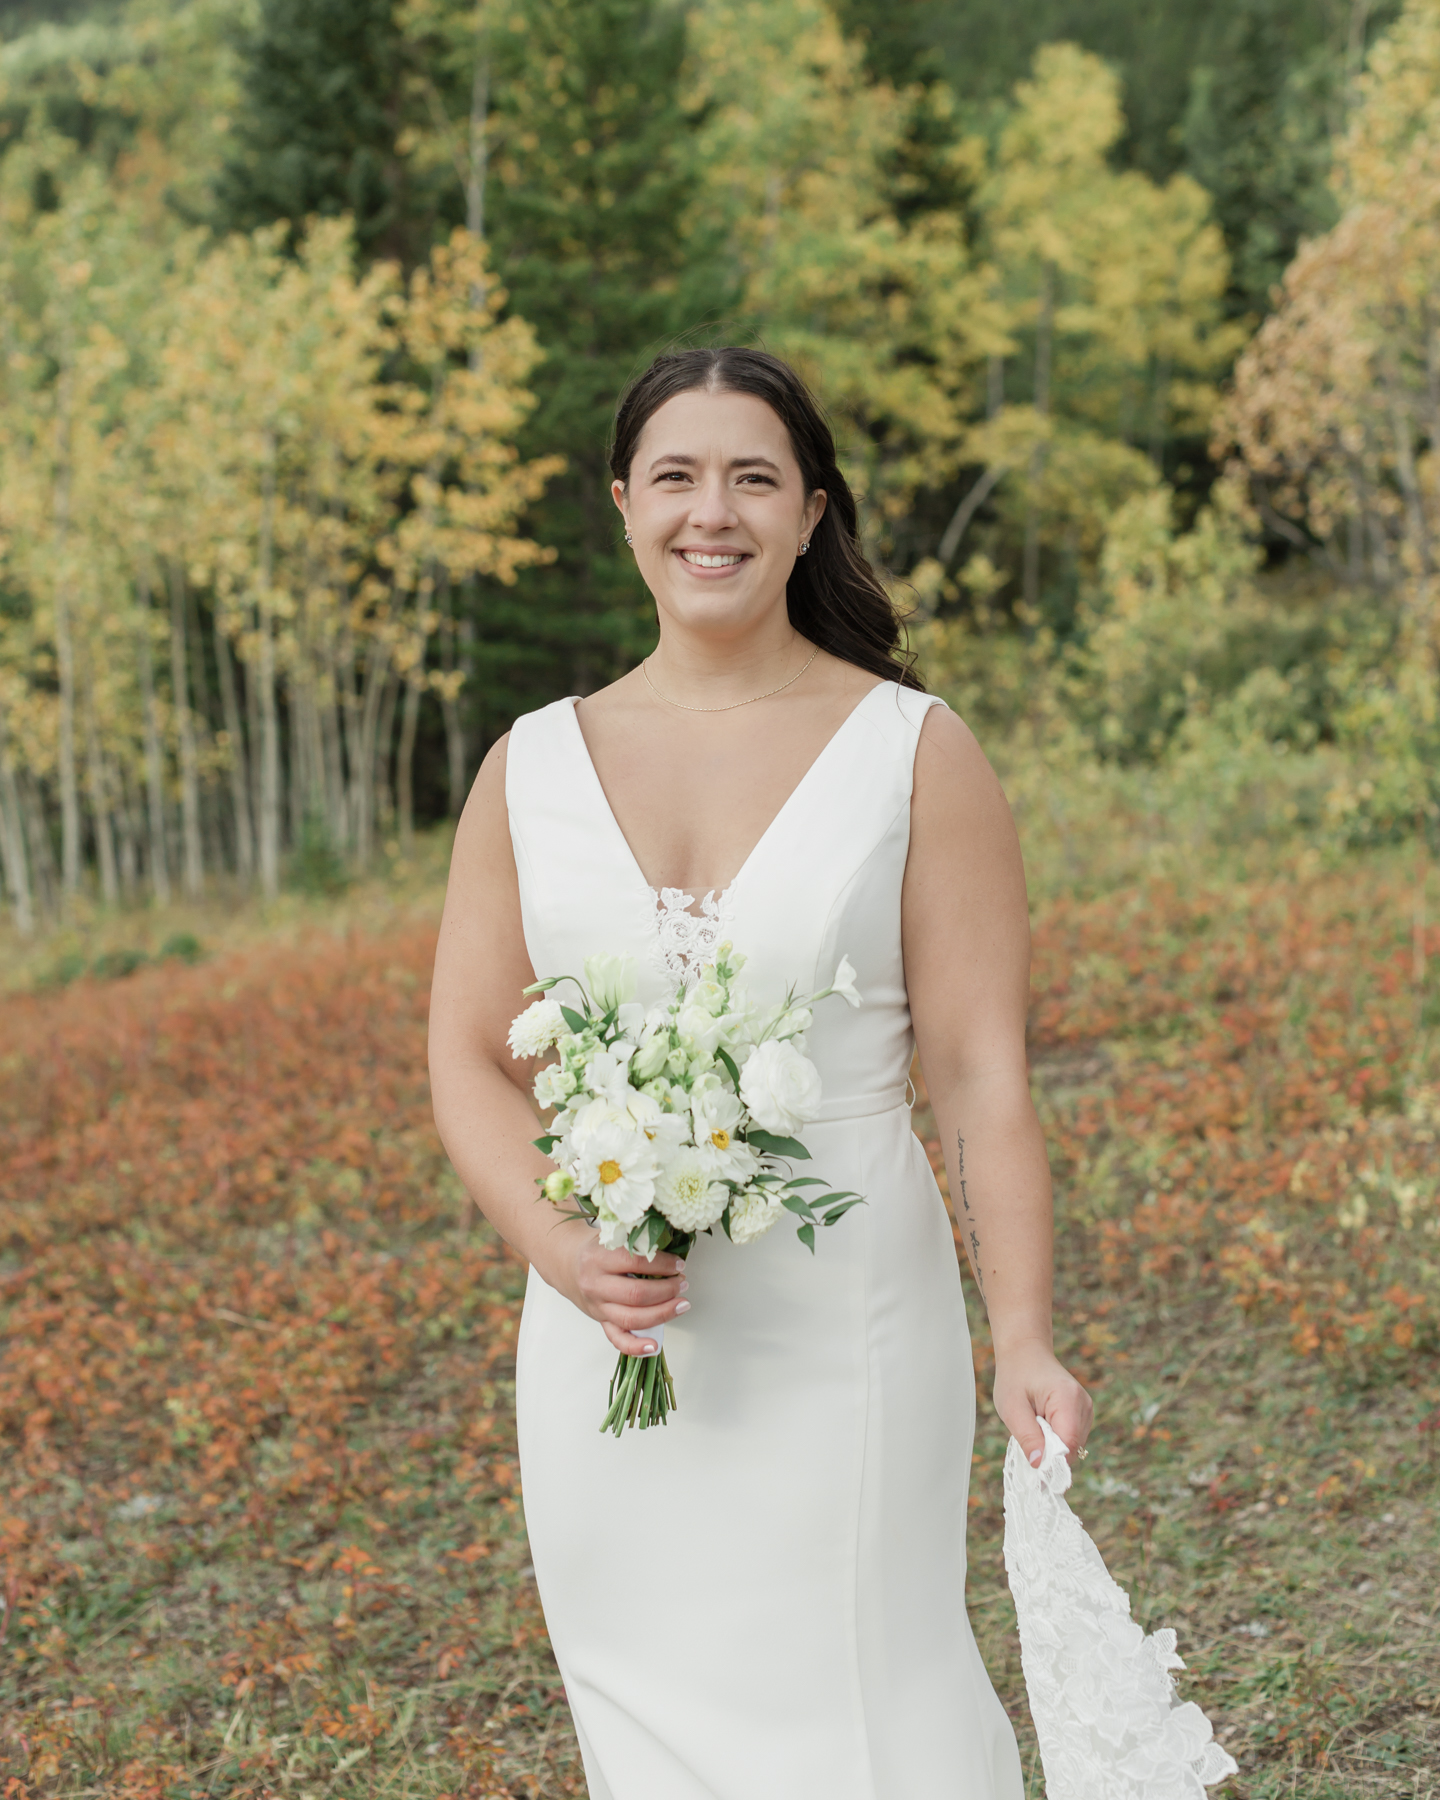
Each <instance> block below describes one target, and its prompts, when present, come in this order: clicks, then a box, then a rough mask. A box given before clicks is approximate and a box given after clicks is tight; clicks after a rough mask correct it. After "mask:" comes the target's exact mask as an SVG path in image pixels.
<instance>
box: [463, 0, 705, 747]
mask: <svg viewBox="0 0 1440 1800" xmlns="http://www.w3.org/2000/svg"><path fill="white" fill-rule="evenodd" d="M500 11H501V9H500V8H499V7H498V6H497V7H495V8H494V12H495V13H496V14H499V13H500ZM685 47H686V39H685V21H684V14H683V10H682V9H681V7H679V6H678V5H672V4H666V3H664V0H514V4H513V5H512V6H511V7H510V8H509V11H508V13H507V15H506V16H504V17H502V18H499V19H497V20H496V21H495V23H494V24H493V25H492V28H491V30H490V31H489V33H488V36H487V43H486V50H487V51H488V54H489V55H490V57H491V59H492V61H491V74H490V83H489V92H490V112H489V133H488V135H489V140H490V143H491V145H492V146H493V148H492V150H491V154H490V159H489V171H488V178H487V184H486V192H485V202H484V223H485V235H486V237H487V239H488V240H489V243H490V245H491V252H492V256H491V261H492V266H493V267H494V269H495V271H496V274H497V278H498V279H499V280H500V281H501V282H503V284H504V286H505V288H506V290H507V292H508V295H509V300H508V306H509V310H510V311H511V312H513V313H517V314H519V316H520V317H522V318H524V319H526V320H528V321H529V323H530V324H531V325H532V326H533V327H534V329H535V331H536V333H537V334H538V337H539V341H540V343H541V345H542V347H543V348H544V350H545V354H546V359H545V361H544V362H543V363H542V364H541V365H540V366H539V367H538V368H537V369H536V370H535V371H534V373H533V374H532V375H531V376H530V378H529V386H530V387H531V388H532V390H533V391H534V392H535V393H536V394H537V396H538V404H537V406H536V409H535V412H534V414H533V415H532V417H531V418H530V420H529V422H528V424H527V425H526V427H525V429H524V433H523V435H522V440H521V444H520V451H521V455H522V456H527V457H528V456H534V455H548V454H552V453H555V452H559V453H561V454H562V455H564V456H565V457H566V459H567V468H566V472H565V473H564V474H563V475H561V476H559V477H558V478H557V479H555V480H553V481H552V482H551V483H550V485H549V487H548V488H547V490H546V494H545V497H544V499H543V500H542V501H541V502H540V503H539V505H538V506H537V507H536V508H535V509H534V511H533V512H532V513H531V514H530V516H529V517H528V519H527V520H526V521H525V524H524V530H525V531H526V532H527V534H528V535H530V536H532V537H534V538H536V539H538V540H539V541H540V542H541V543H543V544H547V545H550V546H552V547H553V548H554V550H555V551H556V559H555V561H554V562H553V563H551V564H550V565H549V566H548V567H546V568H542V569H530V570H526V571H525V572H524V573H523V574H522V575H521V576H520V578H519V581H518V583H517V585H516V586H515V587H514V588H511V589H505V588H497V587H495V586H493V585H491V586H486V587H484V588H483V589H482V590H481V591H480V592H479V593H478V594H476V595H474V596H473V597H472V599H471V605H472V607H473V609H474V610H473V614H472V629H473V631H474V635H475V674H476V679H475V680H474V681H473V682H472V687H471V692H472V695H473V697H474V702H475V703H478V704H479V705H480V706H481V707H482V708H483V713H482V715H481V716H480V717H479V718H478V719H476V721H475V727H476V733H477V735H478V736H479V737H480V738H481V739H483V740H488V739H490V738H493V737H494V736H495V735H496V734H497V733H498V732H499V731H501V730H503V729H505V727H506V725H507V724H508V723H509V721H510V720H511V719H512V718H513V717H515V715H516V714H518V713H520V712H523V711H525V710H526V709H527V708H529V707H532V706H534V705H537V704H539V703H541V702H543V701H544V700H548V699H550V698H551V697H553V695H554V694H555V693H557V692H586V691H588V690H590V689H592V688H595V687H599V686H601V685H603V684H604V683H606V682H608V681H611V680H613V679H614V678H615V677H616V676H617V675H619V674H620V673H622V672H623V671H624V670H625V669H626V668H627V667H629V666H631V664H632V663H633V661H634V660H635V659H636V658H637V657H638V656H639V655H641V654H643V653H644V651H645V649H646V648H647V647H648V644H649V642H650V641H651V640H652V638H653V630H654V623H653V619H654V615H653V609H652V607H651V605H650V602H649V598H648V596H647V595H646V593H645V590H644V588H643V586H642V585H641V582H640V580H639V577H638V576H637V574H636V573H635V567H634V563H633V561H632V559H631V557H630V555H629V552H628V551H626V549H625V547H624V544H623V542H622V531H623V526H622V523H621V520H620V515H619V514H618V513H617V512H616V511H615V508H614V507H613V506H612V504H611V502H610V498H609V495H608V493H607V488H608V486H609V480H610V477H609V471H608V468H607V464H606V445H607V441H608V437H609V430H610V422H611V416H612V412H613V409H614V405H615V400H616V397H617V395H618V393H619V392H620V390H621V388H622V387H623V386H624V385H625V382H626V381H627V380H628V379H629V378H630V376H631V375H633V374H634V373H636V372H637V371H638V370H639V369H640V368H641V367H642V366H643V365H644V363H645V362H646V360H647V359H648V357H649V355H651V354H653V352H654V351H656V350H657V349H659V348H660V347H662V346H663V345H664V344H665V343H667V342H668V341H670V340H671V339H673V338H674V337H675V336H676V335H677V334H682V333H688V332H693V331H695V330H696V329H697V328H703V327H704V326H705V325H706V324H707V323H708V322H718V321H723V319H724V317H725V314H726V312H727V309H728V308H729V307H730V306H732V305H733V303H734V293H733V290H732V288H731V287H730V285H729V284H728V282H727V280H726V278H725V277H724V275H723V274H722V273H721V269H720V263H719V259H718V256H717V254H716V253H715V250H714V247H713V246H712V245H711V244H710V243H708V242H707V241H706V240H705V239H704V238H703V237H697V236H696V235H694V234H693V233H692V234H690V235H687V234H686V233H685V232H684V231H683V230H682V224H683V221H684V219H685V215H686V212H687V207H688V204H689V202H690V201H691V200H692V199H693V196H694V192H695V188H696V184H697V181H698V174H697V171H696V169H695V167H694V149H693V141H694V131H693V121H691V120H690V119H689V118H688V117H687V116H686V111H685V106H684V102H683V98H682V88H683V79H684V59H685ZM471 98H472V89H471V86H470V84H469V81H468V79H460V78H459V72H458V71H457V77H456V79H455V82H454V91H453V92H452V94H451V95H450V98H449V110H450V112H451V113H452V116H455V117H457V118H458V117H463V116H464V114H465V109H466V108H467V107H468V106H469V105H470V103H471ZM462 199H463V195H462V194H461V191H460V188H459V186H458V184H457V188H456V207H457V213H456V216H457V217H463V216H464V215H463V212H462V211H460V210H459V209H460V204H461V201H462Z"/></svg>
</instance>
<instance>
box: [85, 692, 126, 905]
mask: <svg viewBox="0 0 1440 1800" xmlns="http://www.w3.org/2000/svg"><path fill="white" fill-rule="evenodd" d="M85 773H86V785H87V786H88V787H89V789H90V817H91V819H92V820H93V821H94V825H95V854H96V857H97V859H98V860H99V863H100V892H101V894H102V895H103V896H104V898H105V904H106V905H107V906H114V905H115V903H116V901H118V900H119V898H120V875H119V869H118V867H117V865H116V862H115V837H114V833H113V832H112V831H111V828H110V805H109V799H108V796H107V794H106V792H105V770H104V766H103V764H102V762H101V760H100V732H99V729H98V727H97V726H96V723H95V684H94V681H93V680H92V679H91V675H90V671H89V670H88V669H87V670H86V678H85Z"/></svg>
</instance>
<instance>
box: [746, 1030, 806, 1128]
mask: <svg viewBox="0 0 1440 1800" xmlns="http://www.w3.org/2000/svg"><path fill="white" fill-rule="evenodd" d="M820 1097H821V1094H820V1072H819V1070H818V1069H817V1068H816V1067H815V1065H814V1063H812V1062H811V1061H810V1059H809V1057H808V1056H802V1055H801V1054H800V1052H799V1051H798V1050H797V1049H796V1048H795V1046H794V1045H793V1044H786V1043H779V1042H777V1041H776V1040H775V1039H774V1038H767V1039H766V1041H765V1042H764V1043H763V1044H758V1045H757V1046H756V1047H755V1050H754V1051H753V1052H752V1054H751V1055H750V1057H749V1059H748V1060H747V1062H746V1064H745V1067H744V1069H743V1070H742V1071H741V1074H740V1098H741V1099H742V1100H743V1101H744V1102H745V1104H746V1106H747V1107H748V1108H749V1109H750V1116H751V1118H753V1119H754V1121H755V1123H756V1124H757V1125H759V1126H761V1127H762V1129H764V1130H765V1131H777V1132H781V1133H783V1134H784V1135H786V1136H789V1135H790V1134H791V1133H792V1132H796V1131H798V1130H799V1129H800V1127H801V1126H802V1125H805V1124H807V1123H808V1122H809V1121H810V1120H811V1119H813V1118H814V1117H815V1116H816V1114H817V1113H818V1112H819V1111H820Z"/></svg>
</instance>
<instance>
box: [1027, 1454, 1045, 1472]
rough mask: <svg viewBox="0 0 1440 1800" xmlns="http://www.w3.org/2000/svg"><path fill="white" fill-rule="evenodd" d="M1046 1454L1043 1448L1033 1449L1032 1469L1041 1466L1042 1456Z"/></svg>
mask: <svg viewBox="0 0 1440 1800" xmlns="http://www.w3.org/2000/svg"><path fill="white" fill-rule="evenodd" d="M1044 1454H1045V1452H1044V1451H1043V1450H1032V1451H1031V1452H1030V1467H1031V1468H1032V1469H1038V1468H1039V1467H1040V1458H1041V1457H1042V1456H1043V1455H1044Z"/></svg>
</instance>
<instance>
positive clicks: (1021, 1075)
mask: <svg viewBox="0 0 1440 1800" xmlns="http://www.w3.org/2000/svg"><path fill="white" fill-rule="evenodd" d="M903 916H904V949H905V980H906V985H907V987H908V988H909V991H910V1009H911V1014H912V1016H913V1019H914V1023H915V1041H916V1046H917V1048H918V1050H919V1053H920V1066H921V1068H922V1069H923V1070H924V1073H925V1085H926V1088H927V1089H928V1090H929V1095H930V1104H931V1106H932V1107H933V1109H934V1112H935V1121H936V1124H937V1125H938V1127H939V1130H940V1135H941V1141H942V1143H943V1144H944V1147H945V1162H946V1167H947V1169H948V1171H949V1175H950V1194H951V1199H952V1202H953V1205H954V1208H955V1214H956V1217H957V1219H958V1220H959V1222H960V1226H961V1230H962V1232H963V1233H964V1238H965V1248H966V1251H967V1253H968V1255H969V1258H970V1266H971V1268H972V1269H973V1270H974V1272H975V1280H976V1282H977V1284H978V1285H979V1288H980V1293H981V1297H982V1298H983V1300H984V1302H985V1305H986V1308H987V1310H988V1312H989V1315H990V1327H991V1332H992V1334H993V1336H994V1340H995V1410H996V1411H997V1412H998V1413H999V1414H1000V1417H1001V1418H1002V1419H1003V1420H1004V1421H1005V1423H1006V1425H1008V1426H1009V1428H1010V1430H1011V1432H1012V1434H1013V1435H1014V1436H1015V1437H1016V1438H1018V1439H1019V1441H1020V1445H1021V1448H1022V1449H1023V1450H1024V1452H1025V1454H1026V1455H1027V1456H1029V1457H1030V1459H1031V1461H1032V1462H1033V1461H1036V1460H1038V1457H1039V1453H1040V1451H1041V1449H1042V1448H1043V1444H1044V1440H1043V1438H1042V1436H1041V1433H1040V1428H1039V1425H1038V1424H1037V1415H1039V1416H1043V1417H1045V1418H1048V1420H1049V1421H1050V1424H1051V1427H1052V1428H1053V1429H1054V1430H1055V1431H1056V1432H1057V1433H1058V1434H1059V1435H1060V1437H1062V1438H1063V1439H1064V1440H1065V1442H1066V1443H1067V1444H1068V1445H1069V1446H1070V1449H1071V1450H1072V1451H1078V1450H1079V1449H1080V1448H1081V1447H1082V1446H1083V1445H1084V1442H1085V1439H1086V1437H1087V1436H1088V1434H1089V1430H1090V1418H1091V1406H1090V1397H1089V1395H1088V1394H1086V1392H1085V1390H1084V1389H1083V1388H1082V1387H1081V1386H1080V1384H1079V1382H1077V1381H1076V1380H1075V1378H1074V1377H1073V1376H1072V1375H1070V1374H1069V1373H1068V1372H1067V1371H1066V1370H1065V1369H1064V1368H1063V1367H1062V1366H1061V1364H1060V1363H1059V1362H1057V1361H1056V1358H1055V1353H1054V1344H1053V1338H1052V1335H1051V1320H1050V1305H1051V1278H1052V1244H1053V1226H1052V1211H1051V1206H1052V1202H1051V1191H1050V1168H1049V1164H1048V1162H1047V1160H1046V1155H1045V1144H1044V1140H1043V1137H1042V1135H1041V1131H1040V1122H1039V1120H1038V1119H1037V1118H1036V1116H1035V1108H1034V1105H1033V1103H1032V1101H1031V1098H1030V1083H1029V1075H1028V1069H1027V1065H1026V1057H1025V1018H1026V1012H1027V1008H1028V1004H1029V985H1030V920H1029V909H1028V906H1027V903H1026V896H1025V874H1024V869H1023V867H1022V864H1021V860H1020V845H1019V841H1018V839H1017V838H1016V835H1015V826H1014V822H1013V821H1012V819H1011V817H1010V809H1009V807H1008V805H1007V804H1006V801H1005V796H1004V794H1003V793H1002V792H1001V790H1000V784H999V782H998V781H997V780H996V778H995V774H994V771H993V770H992V769H991V767H990V765H989V763H988V762H987V761H986V759H985V757H984V755H983V754H982V752H981V750H980V747H979V745H978V744H977V743H976V742H975V739H974V737H973V736H972V735H971V733H970V731H969V730H968V728H967V727H966V726H965V725H963V724H962V723H961V721H960V720H959V719H957V718H956V717H955V715H954V714H953V713H950V712H947V711H945V710H944V709H943V708H941V707H932V708H931V709H930V711H929V713H928V714H927V715H926V719H925V725H924V728H923V730H922V731H921V735H920V743H919V745H918V747H917V751H916V757H915V792H914V798H913V801H912V805H911V836H910V856H909V861H908V863H907V865H906V870H905V889H904V915H903Z"/></svg>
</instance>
